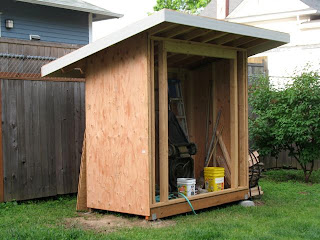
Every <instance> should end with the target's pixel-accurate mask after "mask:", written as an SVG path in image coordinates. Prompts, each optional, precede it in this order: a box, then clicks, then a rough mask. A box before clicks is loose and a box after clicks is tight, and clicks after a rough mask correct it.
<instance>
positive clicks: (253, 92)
mask: <svg viewBox="0 0 320 240" xmlns="http://www.w3.org/2000/svg"><path fill="white" fill-rule="evenodd" d="M249 103H250V105H251V107H252V115H253V116H252V117H250V118H249V131H250V138H251V140H252V141H253V145H254V147H255V148H257V149H259V151H260V154H261V155H262V156H263V155H268V154H269V155H271V156H273V157H277V156H278V154H279V153H280V151H282V150H288V151H289V156H292V157H294V158H295V159H296V160H297V161H298V163H299V164H300V166H301V168H302V169H303V171H304V176H305V181H306V182H308V181H309V179H310V176H311V173H312V171H313V167H314V161H315V160H317V159H319V157H320V78H319V74H318V73H316V72H310V71H305V72H303V73H301V74H299V75H297V76H295V77H294V78H293V82H292V83H291V84H287V85H286V87H285V88H284V89H281V90H277V89H275V88H274V87H273V86H272V85H271V84H270V83H269V79H268V78H267V77H260V78H259V79H258V80H256V81H254V83H253V85H252V86H251V88H250V90H249ZM308 164H309V165H310V164H311V166H310V168H309V169H308V168H307V165H308Z"/></svg>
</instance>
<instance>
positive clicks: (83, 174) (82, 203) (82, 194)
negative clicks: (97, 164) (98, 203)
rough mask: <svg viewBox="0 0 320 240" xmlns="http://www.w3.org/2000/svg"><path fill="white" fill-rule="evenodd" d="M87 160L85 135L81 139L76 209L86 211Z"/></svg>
mask: <svg viewBox="0 0 320 240" xmlns="http://www.w3.org/2000/svg"><path fill="white" fill-rule="evenodd" d="M86 168H87V161H86V137H85V136H84V139H83V147H82V155H81V165H80V175H79V183H78V195H77V206H76V209H77V211H87V210H88V207H87V169H86Z"/></svg>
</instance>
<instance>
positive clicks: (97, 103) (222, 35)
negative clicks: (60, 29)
mask: <svg viewBox="0 0 320 240" xmlns="http://www.w3.org/2000/svg"><path fill="white" fill-rule="evenodd" d="M288 42H289V35H288V34H285V33H279V32H275V31H270V30H264V29H259V28H255V27H250V26H245V25H240V24H235V23H229V22H224V21H218V20H215V19H210V18H203V17H199V16H192V15H187V14H183V13H178V12H174V11H170V10H162V11H160V12H157V13H155V14H153V15H152V16H149V17H148V18H146V19H144V20H142V21H140V22H137V23H135V24H132V25H130V26H128V27H126V28H124V29H122V30H120V31H118V32H115V33H113V34H111V35H110V36H107V37H105V38H102V39H100V40H98V41H96V42H94V43H91V44H89V45H87V46H85V47H83V48H81V49H79V50H77V51H75V52H72V53H70V54H68V55H66V56H64V57H62V58H60V59H58V60H56V61H54V62H52V63H50V64H48V65H46V66H44V67H43V68H42V75H43V76H59V77H61V76H65V77H70V76H72V77H85V79H86V99H85V101H86V156H85V158H86V164H85V166H84V167H83V168H82V169H83V172H85V173H86V188H85V189H86V190H85V192H81V194H82V195H84V196H85V198H86V203H85V207H88V208H93V209H103V210H109V211H115V212H122V213H129V214H136V215H142V216H146V218H147V219H157V218H162V217H166V216H170V215H175V214H179V213H184V212H189V211H191V208H190V206H189V204H188V203H187V201H186V200H185V199H184V198H176V199H171V198H170V197H169V196H170V195H171V192H170V191H172V186H171V185H172V184H170V183H169V182H170V180H171V173H172V169H170V167H171V165H172V164H171V162H170V161H171V160H170V159H169V157H168V147H169V146H168V140H169V139H168V138H169V137H170V136H169V134H168V127H169V126H168V125H169V123H168V115H169V114H171V113H170V112H169V113H168V104H169V102H168V80H169V81H170V80H172V79H176V80H178V81H179V82H180V86H181V90H182V91H181V93H182V94H183V102H184V106H185V116H186V122H187V131H188V140H189V141H190V142H193V143H195V145H196V146H197V149H198V151H197V153H196V154H195V155H194V156H192V157H191V158H192V167H191V168H190V169H192V175H193V176H194V178H196V179H201V178H200V177H201V174H202V172H203V169H204V164H205V158H206V155H207V152H206V151H207V150H206V145H207V144H206V142H207V141H208V139H211V137H212V135H213V134H217V139H219V144H218V146H217V147H216V150H215V151H214V152H213V158H212V159H213V160H211V161H210V162H209V166H224V167H225V171H226V173H225V174H226V178H228V179H226V183H229V184H227V185H228V186H227V187H226V188H225V189H224V190H221V191H216V192H209V193H202V194H197V195H194V196H191V197H188V198H189V200H190V202H191V204H192V205H193V207H194V209H195V210H197V209H202V208H207V207H211V206H215V205H219V204H224V203H228V202H233V201H238V200H242V199H245V198H246V197H247V193H248V166H247V154H248V124H247V118H248V104H247V57H248V56H251V55H254V54H257V53H260V52H263V51H266V50H269V49H272V48H275V47H278V46H280V45H283V44H285V43H288ZM211 88H212V91H210V90H209V89H211ZM169 92H170V91H169ZM171 110H172V111H175V110H174V109H173V108H172V109H171ZM218 112H221V114H220V115H221V117H220V121H219V126H218V130H219V131H216V132H215V133H213V128H214V125H215V124H214V123H215V119H216V117H217V115H218ZM170 116H171V115H170ZM222 129H223V131H222ZM218 137H219V138H218ZM226 154H227V155H226ZM169 175H170V177H169ZM82 185H83V181H82ZM169 185H170V186H169ZM79 194H80V193H79ZM169 198H170V200H169Z"/></svg>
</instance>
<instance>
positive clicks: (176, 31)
mask: <svg viewBox="0 0 320 240" xmlns="http://www.w3.org/2000/svg"><path fill="white" fill-rule="evenodd" d="M193 29H194V28H193V27H188V26H184V25H182V26H178V27H175V28H173V29H171V30H170V31H167V32H164V33H162V34H160V35H159V36H160V37H164V38H173V37H175V36H178V35H180V34H183V33H187V32H190V31H192V30H193Z"/></svg>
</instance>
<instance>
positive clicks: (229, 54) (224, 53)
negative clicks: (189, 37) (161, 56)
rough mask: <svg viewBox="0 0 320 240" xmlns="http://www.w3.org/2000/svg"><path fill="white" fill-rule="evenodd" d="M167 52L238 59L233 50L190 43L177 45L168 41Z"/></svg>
mask: <svg viewBox="0 0 320 240" xmlns="http://www.w3.org/2000/svg"><path fill="white" fill-rule="evenodd" d="M165 50H166V51H167V52H173V53H182V54H191V55H198V56H205V57H217V58H227V59H236V57H237V52H236V51H235V50H232V49H225V48H220V47H215V46H207V45H201V44H192V43H190V42H188V43H183V42H180V43H177V42H173V41H166V44H165Z"/></svg>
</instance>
